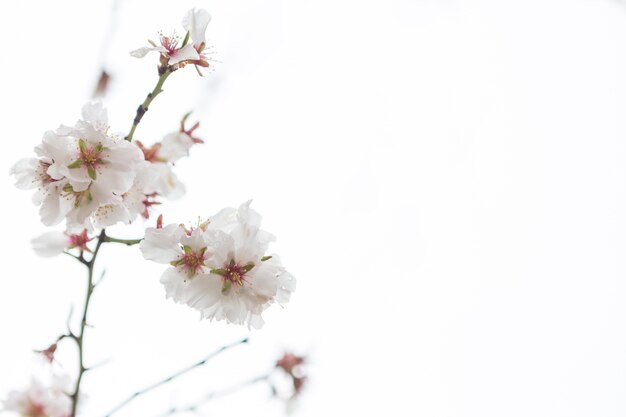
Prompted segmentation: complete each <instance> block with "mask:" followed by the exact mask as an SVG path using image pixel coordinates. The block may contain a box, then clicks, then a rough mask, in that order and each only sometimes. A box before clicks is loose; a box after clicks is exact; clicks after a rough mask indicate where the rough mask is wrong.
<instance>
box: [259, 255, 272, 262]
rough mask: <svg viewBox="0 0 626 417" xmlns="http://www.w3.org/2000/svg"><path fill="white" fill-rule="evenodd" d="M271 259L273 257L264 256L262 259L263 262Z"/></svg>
mask: <svg viewBox="0 0 626 417" xmlns="http://www.w3.org/2000/svg"><path fill="white" fill-rule="evenodd" d="M270 259H272V257H271V256H264V257H262V258H261V262H265V261H269V260H270Z"/></svg>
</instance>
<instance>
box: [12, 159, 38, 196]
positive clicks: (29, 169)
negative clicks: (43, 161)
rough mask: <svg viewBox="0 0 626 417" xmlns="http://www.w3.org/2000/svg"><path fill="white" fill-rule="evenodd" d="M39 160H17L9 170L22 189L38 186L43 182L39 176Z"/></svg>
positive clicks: (18, 186)
mask: <svg viewBox="0 0 626 417" xmlns="http://www.w3.org/2000/svg"><path fill="white" fill-rule="evenodd" d="M38 168H39V160H38V159H36V158H24V159H20V160H19V161H17V162H16V163H15V164H14V165H13V166H12V167H11V170H10V171H9V174H10V175H13V176H15V186H16V187H17V188H19V189H21V190H28V189H31V188H37V187H38V186H39V185H40V184H41V180H40V178H39V177H38V176H37V170H38Z"/></svg>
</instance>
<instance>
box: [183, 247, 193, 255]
mask: <svg viewBox="0 0 626 417" xmlns="http://www.w3.org/2000/svg"><path fill="white" fill-rule="evenodd" d="M183 251H184V252H185V253H191V252H192V249H191V246H189V245H184V246H183Z"/></svg>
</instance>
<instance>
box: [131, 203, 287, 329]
mask: <svg viewBox="0 0 626 417" xmlns="http://www.w3.org/2000/svg"><path fill="white" fill-rule="evenodd" d="M249 206H250V202H247V203H244V204H242V205H241V207H239V209H238V210H236V209H233V208H227V209H224V210H222V211H220V212H219V213H218V214H216V215H215V216H213V217H211V218H209V220H207V221H206V222H204V223H200V224H199V225H198V226H197V227H193V228H190V229H187V228H185V227H184V226H183V225H176V224H170V225H168V226H165V227H163V228H148V229H146V235H145V238H144V240H143V241H142V242H141V244H140V248H141V251H142V253H143V255H144V257H145V258H146V259H148V260H152V261H155V262H159V263H163V264H169V265H170V268H168V269H167V270H166V271H165V272H164V273H163V275H162V276H161V283H162V284H163V285H164V286H165V291H166V296H167V297H168V298H171V299H173V300H174V301H175V302H177V303H182V304H187V305H189V306H190V307H193V308H195V309H196V310H198V311H200V313H201V317H202V318H207V319H211V320H212V319H215V320H225V321H227V322H229V323H235V324H246V325H248V326H249V327H254V328H260V327H261V326H262V325H263V319H262V318H261V313H262V312H263V311H264V310H265V309H267V308H268V307H269V306H270V305H271V304H273V303H281V304H282V303H286V302H288V301H289V297H290V295H291V293H292V292H293V291H294V290H295V279H294V277H293V276H292V275H291V274H290V273H289V272H287V271H286V270H285V268H283V267H282V265H281V263H280V260H279V259H278V257H277V256H276V255H272V256H267V255H266V251H267V248H268V246H269V243H270V242H271V241H272V240H274V237H273V236H272V235H271V234H269V233H267V232H266V231H264V230H261V229H260V225H261V216H260V215H259V214H258V213H256V212H255V211H254V210H252V209H250V207H249Z"/></svg>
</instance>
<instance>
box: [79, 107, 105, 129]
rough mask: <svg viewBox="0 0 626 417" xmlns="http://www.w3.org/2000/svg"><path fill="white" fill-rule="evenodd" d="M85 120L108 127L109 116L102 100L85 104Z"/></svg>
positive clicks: (98, 125)
mask: <svg viewBox="0 0 626 417" xmlns="http://www.w3.org/2000/svg"><path fill="white" fill-rule="evenodd" d="M82 114H83V120H85V121H86V122H89V123H91V124H92V125H94V126H96V127H105V128H106V127H107V126H108V125H109V117H108V115H107V111H106V109H105V108H104V106H103V105H102V102H100V101H94V102H90V103H86V104H85V105H84V106H83V112H82Z"/></svg>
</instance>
